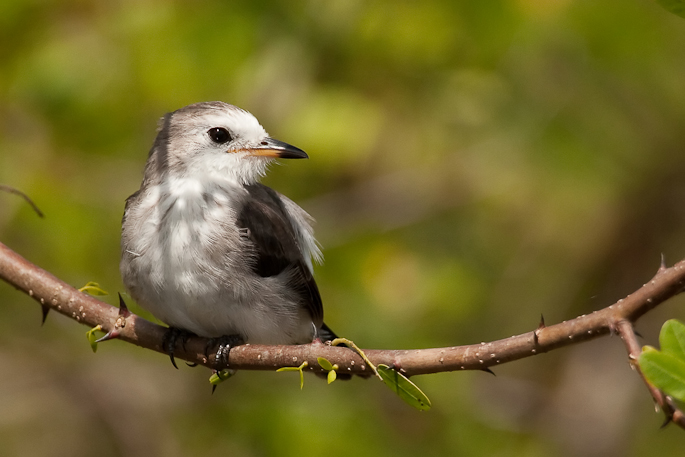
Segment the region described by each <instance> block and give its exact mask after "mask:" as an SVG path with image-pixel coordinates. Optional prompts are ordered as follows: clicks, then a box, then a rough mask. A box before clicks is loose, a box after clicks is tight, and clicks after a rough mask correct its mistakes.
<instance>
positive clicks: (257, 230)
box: [237, 183, 323, 328]
mask: <svg viewBox="0 0 685 457" xmlns="http://www.w3.org/2000/svg"><path fill="white" fill-rule="evenodd" d="M245 189H246V190H247V191H248V193H249V195H250V198H249V199H248V200H246V202H245V203H244V204H243V207H242V208H241V209H240V212H239V214H238V221H237V222H238V226H239V227H240V228H246V229H248V237H249V239H250V241H251V242H252V243H253V245H254V249H255V251H256V252H255V254H256V256H255V257H256V258H255V262H254V264H253V265H252V270H253V271H254V273H255V274H257V275H259V276H262V277H269V276H276V275H279V274H280V273H282V272H284V271H285V270H290V271H291V278H290V282H289V285H290V286H291V287H293V289H294V290H295V292H296V294H297V296H298V297H300V299H301V302H302V305H303V306H305V307H306V308H307V309H308V310H309V313H310V314H311V316H312V320H313V321H314V323H315V324H316V326H317V328H318V327H320V326H321V325H322V323H323V304H322V303H321V296H320V295H319V288H318V287H317V286H316V282H315V281H314V277H313V276H312V272H311V270H310V269H309V268H308V266H307V264H308V262H307V261H306V260H305V258H304V255H303V250H302V249H301V247H300V245H299V235H298V233H299V232H298V231H297V230H296V228H295V227H293V219H292V218H291V217H289V215H288V211H287V210H286V207H285V205H284V203H283V201H282V200H281V198H280V196H279V194H278V193H277V192H276V191H274V190H273V189H270V188H269V187H266V186H265V185H263V184H259V183H257V184H251V185H246V186H245Z"/></svg>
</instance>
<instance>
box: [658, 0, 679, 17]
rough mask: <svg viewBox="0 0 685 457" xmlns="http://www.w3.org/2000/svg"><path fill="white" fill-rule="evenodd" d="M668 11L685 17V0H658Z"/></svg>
mask: <svg viewBox="0 0 685 457" xmlns="http://www.w3.org/2000/svg"><path fill="white" fill-rule="evenodd" d="M656 2H657V3H658V4H659V5H661V6H662V7H663V8H664V9H665V10H666V11H670V12H671V13H673V14H675V15H677V16H680V17H685V0H656Z"/></svg>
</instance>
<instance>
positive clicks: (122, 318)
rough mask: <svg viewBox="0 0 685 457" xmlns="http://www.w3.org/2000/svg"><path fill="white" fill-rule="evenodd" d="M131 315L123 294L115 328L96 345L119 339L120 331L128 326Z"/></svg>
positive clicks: (120, 298) (120, 297) (97, 341)
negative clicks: (127, 321)
mask: <svg viewBox="0 0 685 457" xmlns="http://www.w3.org/2000/svg"><path fill="white" fill-rule="evenodd" d="M130 315H131V311H129V309H128V306H126V303H125V302H124V299H123V298H122V296H121V294H119V317H117V321H116V322H115V323H114V328H112V330H110V331H109V332H107V333H106V334H105V336H103V337H102V338H100V339H98V340H96V341H95V342H96V343H102V342H104V341H107V340H112V339H115V338H118V337H119V329H122V328H124V327H125V326H126V318H127V317H129V316H130Z"/></svg>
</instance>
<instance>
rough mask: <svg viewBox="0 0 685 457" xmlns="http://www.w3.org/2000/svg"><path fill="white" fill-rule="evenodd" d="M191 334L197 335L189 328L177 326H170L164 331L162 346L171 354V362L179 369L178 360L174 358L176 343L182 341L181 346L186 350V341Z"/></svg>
mask: <svg viewBox="0 0 685 457" xmlns="http://www.w3.org/2000/svg"><path fill="white" fill-rule="evenodd" d="M191 336H195V334H194V333H191V332H189V331H187V330H183V329H180V328H177V327H169V328H168V329H167V331H166V332H165V333H164V337H163V338H162V347H163V348H164V351H165V352H166V353H167V354H169V359H171V364H172V365H173V366H174V368H176V369H178V367H177V366H176V360H174V352H175V351H176V343H178V341H179V340H180V341H181V346H182V347H183V349H184V350H185V348H186V341H188V338H190V337H191Z"/></svg>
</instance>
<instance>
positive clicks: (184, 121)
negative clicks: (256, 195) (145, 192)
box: [146, 102, 308, 184]
mask: <svg viewBox="0 0 685 457" xmlns="http://www.w3.org/2000/svg"><path fill="white" fill-rule="evenodd" d="M307 157H308V156H307V154H306V153H305V152H304V151H302V150H301V149H299V148H296V147H295V146H291V145H289V144H287V143H284V142H282V141H278V140H275V139H273V138H271V137H269V135H268V134H267V133H266V131H265V130H264V127H262V126H261V125H260V124H259V122H258V121H257V119H256V118H255V117H254V116H253V115H252V114H250V113H248V112H247V111H244V110H242V109H240V108H238V107H236V106H233V105H229V104H228V103H223V102H203V103H196V104H193V105H188V106H186V107H184V108H181V109H179V110H177V111H174V112H172V113H169V114H167V115H166V116H165V117H164V118H162V120H161V121H160V125H159V129H158V132H157V138H156V139H155V143H154V145H153V147H152V150H151V151H150V156H149V158H148V165H147V167H146V178H147V179H152V180H154V178H152V176H150V175H155V176H157V177H160V176H163V175H164V174H168V175H171V176H175V177H193V176H198V177H202V176H217V177H221V178H228V179H233V180H235V181H237V182H239V183H242V184H252V183H254V182H255V181H257V180H258V179H259V178H260V177H261V176H263V175H264V173H265V172H266V169H267V167H268V165H269V163H271V162H272V161H273V160H274V159H279V158H280V159H305V158H307Z"/></svg>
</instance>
